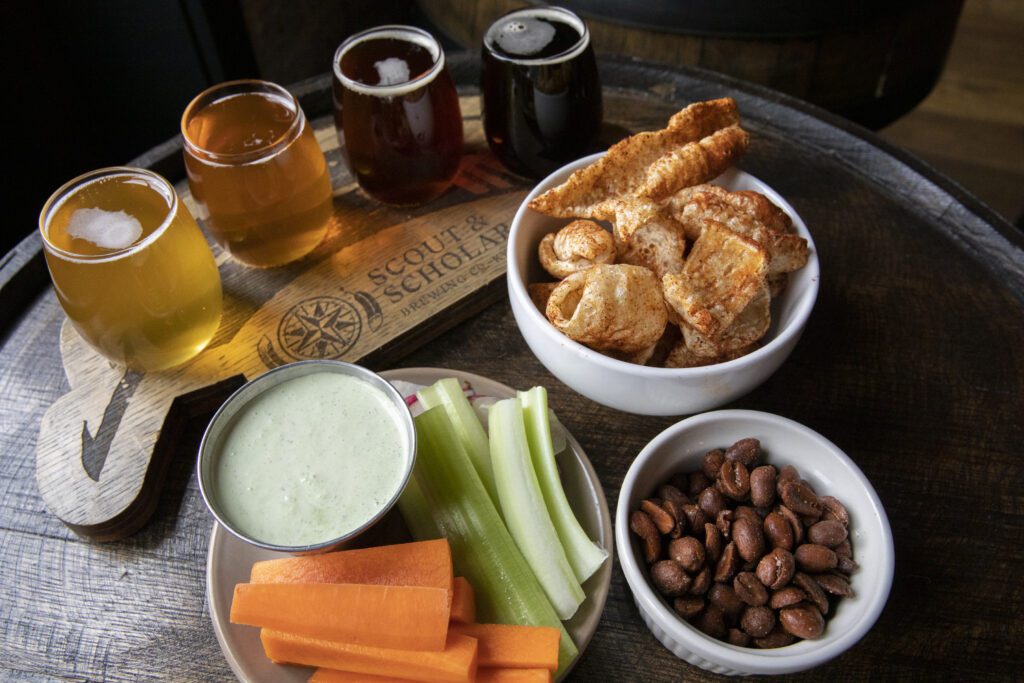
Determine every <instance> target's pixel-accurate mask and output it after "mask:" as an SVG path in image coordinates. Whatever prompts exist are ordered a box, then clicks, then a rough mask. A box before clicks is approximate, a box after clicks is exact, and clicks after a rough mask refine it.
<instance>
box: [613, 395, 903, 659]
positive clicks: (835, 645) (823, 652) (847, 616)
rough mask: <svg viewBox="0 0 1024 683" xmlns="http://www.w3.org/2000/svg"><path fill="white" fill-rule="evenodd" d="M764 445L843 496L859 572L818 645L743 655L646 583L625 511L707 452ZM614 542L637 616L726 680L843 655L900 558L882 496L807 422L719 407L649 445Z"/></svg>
mask: <svg viewBox="0 0 1024 683" xmlns="http://www.w3.org/2000/svg"><path fill="white" fill-rule="evenodd" d="M745 437H754V438H756V439H760V441H761V446H762V448H763V449H764V451H765V453H766V455H765V457H764V460H763V462H765V463H768V464H773V465H776V466H782V465H793V466H795V467H796V468H797V469H798V470H799V471H800V474H801V476H802V477H803V478H804V479H806V480H807V481H808V482H810V484H811V485H812V486H813V487H814V489H815V491H817V492H818V494H819V495H832V496H835V497H836V498H838V499H839V500H840V501H841V502H842V503H843V505H844V506H845V507H846V509H847V510H848V511H849V513H850V542H851V544H852V545H853V557H854V559H855V560H856V561H857V563H858V564H859V565H860V568H859V569H857V570H856V571H855V572H854V573H853V575H852V576H851V579H850V584H851V586H852V587H853V590H854V593H855V595H854V597H852V598H844V599H843V600H841V601H840V602H839V604H838V606H837V608H836V609H835V611H834V612H833V613H832V614H831V615H830V617H829V619H828V620H827V621H826V624H825V633H824V635H823V636H822V637H821V638H819V639H818V640H804V641H800V642H798V643H794V644H793V645H790V646H788V647H783V648H778V649H774V650H758V649H753V648H742V647H737V646H734V645H730V644H728V643H725V642H722V641H720V640H716V639H714V638H711V637H710V636H706V635H704V634H703V633H701V632H700V631H698V630H697V629H696V628H694V627H692V626H690V625H689V624H688V623H686V622H685V621H683V620H682V619H681V618H679V616H677V615H676V613H675V612H674V611H673V609H672V607H671V605H670V604H669V603H668V602H666V601H665V600H664V599H663V598H662V597H661V596H660V595H658V594H657V593H656V592H655V591H654V589H653V588H652V587H651V585H650V583H649V582H648V579H647V569H646V567H645V566H644V562H643V559H642V555H641V554H640V550H639V546H638V544H637V542H636V537H635V536H634V535H633V534H632V533H630V531H629V514H630V512H632V511H633V510H636V509H638V508H639V507H640V503H641V502H642V501H643V500H645V499H646V498H648V497H650V496H652V495H654V492H655V490H656V489H657V488H658V487H659V486H660V485H661V484H663V483H665V481H666V480H667V479H668V478H669V477H670V476H671V475H672V474H675V473H676V472H690V471H693V470H696V469H700V467H701V463H702V461H703V457H704V454H705V453H707V451H709V450H711V449H712V448H726V447H728V446H729V445H731V444H733V443H734V442H736V441H738V440H739V439H742V438H745ZM615 545H616V548H617V550H618V555H619V562H620V564H621V565H622V571H623V573H624V574H625V576H626V582H627V583H628V584H629V587H630V588H631V589H632V591H633V599H634V600H635V601H636V605H637V608H638V609H639V610H640V616H641V617H642V618H643V620H644V622H645V623H646V624H647V627H648V628H649V629H650V630H651V633H653V634H654V637H655V638H657V639H658V640H659V641H660V642H661V644H662V645H664V646H665V647H667V648H668V649H669V650H670V651H671V652H672V653H673V654H675V655H676V656H677V657H679V658H680V659H684V660H686V661H687V662H689V663H690V664H694V665H696V666H699V667H701V668H702V669H706V670H708V671H712V672H714V673H719V674H727V675H753V674H785V673H792V672H795V671H803V670H805V669H810V668H811V667H814V666H818V665H819V664H823V663H825V662H826V661H828V660H830V659H832V658H834V657H836V656H838V655H839V654H841V653H842V652H844V651H845V650H847V649H848V648H850V647H852V646H853V645H854V644H855V643H856V642H857V641H859V640H860V639H861V638H862V637H864V634H866V633H867V632H868V630H870V629H871V627H872V626H873V625H874V623H875V621H876V620H877V619H878V615H879V614H881V612H882V608H883V607H885V602H886V600H887V599H888V597H889V589H890V588H891V586H892V578H893V567H894V561H895V555H894V552H893V544H892V531H891V530H890V529H889V520H888V518H887V517H886V514H885V509H884V508H883V507H882V503H881V502H880V501H879V500H878V494H876V493H875V490H874V488H872V486H871V484H870V483H869V482H868V480H867V478H866V477H865V476H864V473H863V472H861V471H860V468H858V467H857V465H855V464H854V463H853V461H852V460H850V458H849V457H847V455H846V454H845V453H843V452H842V451H841V450H839V448H837V447H836V445H835V444H833V443H832V442H831V441H829V440H828V439H826V438H825V437H823V436H821V435H820V434H818V433H817V432H815V431H813V430H811V429H808V428H807V427H804V426H803V425H801V424H799V423H797V422H794V421H792V420H789V419H786V418H784V417H779V416H778V415H772V414H770V413H762V412H758V411H753V410H719V411H715V412H711V413H704V414H702V415H696V416H694V417H691V418H688V419H686V420H683V421H681V422H677V423H676V424H674V425H672V426H671V427H669V428H668V429H666V430H665V431H663V432H662V433H661V434H659V435H658V436H656V437H655V438H654V440H653V441H651V442H650V443H649V444H647V446H646V447H644V449H643V450H642V451H641V452H640V455H639V456H637V458H636V460H635V461H634V462H633V464H632V466H630V468H629V471H628V472H627V473H626V478H625V480H624V481H623V482H622V489H621V491H620V492H619V503H618V507H617V508H616V511H615Z"/></svg>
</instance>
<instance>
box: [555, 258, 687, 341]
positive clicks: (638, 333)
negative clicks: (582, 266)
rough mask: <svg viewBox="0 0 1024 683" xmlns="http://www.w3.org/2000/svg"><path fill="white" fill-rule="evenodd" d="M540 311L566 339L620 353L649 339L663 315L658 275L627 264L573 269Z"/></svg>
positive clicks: (654, 335)
mask: <svg viewBox="0 0 1024 683" xmlns="http://www.w3.org/2000/svg"><path fill="white" fill-rule="evenodd" d="M546 314H547V318H548V320H550V321H551V324H552V325H554V326H555V327H556V328H557V329H558V330H559V331H560V332H562V333H563V334H565V335H566V336H567V337H569V338H570V339H573V340H575V341H577V342H579V343H581V344H585V345H587V346H589V347H591V348H594V349H598V350H613V351H621V352H625V353H636V352H639V351H642V350H644V349H646V348H648V347H650V346H652V345H653V344H655V343H656V342H657V341H658V339H659V338H660V337H661V335H662V333H663V332H664V331H665V325H666V323H667V320H668V313H667V312H666V310H665V302H664V300H663V298H662V293H661V286H660V283H659V282H658V279H657V278H656V277H654V274H653V273H652V272H651V271H650V270H648V269H646V268H642V267H640V266H632V265H628V264H614V265H596V266H592V267H590V268H587V269H586V270H581V271H579V272H576V273H573V274H572V275H570V276H569V277H567V278H566V279H565V280H563V281H562V282H561V283H560V284H559V285H558V286H557V287H556V288H555V290H554V291H553V292H552V293H551V298H550V299H548V304H547V311H546Z"/></svg>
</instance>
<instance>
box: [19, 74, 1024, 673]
mask: <svg viewBox="0 0 1024 683" xmlns="http://www.w3.org/2000/svg"><path fill="white" fill-rule="evenodd" d="M451 63H452V66H453V71H454V74H455V76H456V79H457V81H458V83H459V84H460V91H461V92H462V94H463V95H464V96H465V97H467V98H472V97H473V95H475V94H476V93H477V88H476V83H477V82H478V78H479V68H478V65H477V64H476V60H475V58H473V57H467V56H457V57H454V58H453V59H452V60H451ZM600 67H601V77H602V80H603V83H604V87H605V95H606V100H605V111H606V119H607V121H608V123H609V124H610V125H609V127H608V130H607V134H608V137H609V141H612V140H614V139H615V138H616V137H619V136H621V135H622V134H624V132H625V131H634V130H644V129H654V128H658V127H661V126H662V125H664V122H665V121H666V119H667V118H668V117H669V115H670V114H672V113H673V112H675V111H677V110H678V109H679V108H681V107H682V106H683V105H685V104H686V103H688V102H691V101H695V100H702V99H709V98H713V97H721V96H731V97H734V98H736V100H737V101H738V103H739V107H740V111H741V114H742V116H743V122H744V126H745V127H746V128H747V129H748V130H749V131H750V132H751V134H752V142H751V146H750V151H749V152H748V154H747V156H746V157H745V158H744V159H743V160H742V162H741V163H740V167H741V168H743V169H744V170H746V171H749V172H751V173H753V174H754V175H756V176H758V177H759V178H761V179H763V180H764V181H766V182H767V183H768V184H769V185H771V186H772V187H774V188H775V189H776V190H778V191H779V192H780V193H781V194H782V195H783V196H784V197H786V198H787V199H788V200H789V202H790V203H791V204H792V205H793V206H794V207H795V208H796V210H797V211H798V212H799V213H800V214H801V216H802V217H803V218H804V220H805V222H806V224H807V225H808V227H809V228H810V230H811V232H812V234H813V235H814V240H815V244H816V247H817V250H818V255H819V258H820V262H821V271H822V275H821V289H820V294H819V297H818V301H817V305H816V307H815V310H814V312H813V314H812V315H811V318H810V322H809V323H808V325H807V329H806V332H805V334H804V336H803V339H802V340H801V341H800V343H799V344H798V346H797V348H796V350H795V351H794V353H793V355H792V356H791V357H790V358H789V359H788V361H787V362H786V363H785V364H784V365H783V366H782V368H781V369H780V370H779V371H778V372H777V373H776V374H775V375H774V376H773V377H772V378H770V379H769V380H768V381H767V382H766V383H765V384H764V385H762V386H761V387H760V388H758V389H757V390H755V391H754V392H753V393H751V394H749V395H747V396H746V397H743V398H741V399H739V400H737V401H735V402H733V403H732V404H730V406H728V407H738V408H751V409H757V410H764V411H768V412H773V413H777V414H780V415H784V416H786V417H789V418H792V419H794V420H797V421H799V422H801V423H803V424H805V425H807V426H809V427H811V428H812V429H815V430H816V431H818V432H820V433H822V434H824V435H825V436H826V437H828V438H829V439H831V440H832V441H834V442H835V443H836V444H837V445H838V446H839V447H840V448H842V449H843V450H845V451H846V452H847V453H848V454H849V455H850V456H851V458H852V459H853V460H854V461H855V462H856V463H857V464H858V465H859V466H860V467H861V469H863V471H864V472H865V474H866V475H867V477H868V478H869V479H870V480H871V482H872V483H873V484H874V486H875V488H876V489H877V491H878V494H879V496H880V498H881V500H882V503H883V504H884V505H885V507H886V509H887V511H888V515H889V520H890V522H891V524H892V528H893V535H894V539H895V547H896V575H895V581H894V584H893V589H892V594H891V596H890V598H889V602H888V605H887V606H886V608H885V611H884V612H883V613H882V615H881V617H880V619H879V620H878V623H877V624H876V625H875V627H874V628H873V629H872V630H871V632H870V633H868V635H867V636H866V637H865V638H864V639H863V640H862V641H861V642H860V643H858V644H857V645H855V646H854V647H853V648H852V649H851V650H849V651H848V652H847V653H845V654H844V655H842V656H840V657H839V658H838V659H836V660H834V661H832V662H830V663H828V664H825V665H823V666H821V667H819V668H817V669H814V670H812V671H810V672H808V673H806V674H805V675H804V677H805V678H806V679H809V680H810V679H814V680H837V679H843V680H846V679H862V680H863V679H878V678H884V679H889V678H898V677H908V676H930V677H947V678H950V679H956V680H976V679H981V678H989V677H998V678H1003V679H1008V678H1015V677H1019V676H1020V669H1019V662H1020V651H1021V647H1022V645H1024V620H1022V619H1021V618H1020V613H1021V610H1022V609H1024V583H1022V582H1021V580H1020V570H1019V568H1020V567H1021V566H1022V565H1024V522H1022V519H1024V493H1022V491H1024V465H1022V459H1021V457H1020V448H1021V444H1022V443H1024V419H1022V418H1024V412H1022V409H1021V398H1022V396H1024V238H1022V236H1021V234H1020V233H1019V232H1017V231H1016V230H1015V229H1014V228H1013V227H1012V226H1010V225H1009V224H1007V223H1005V222H1003V221H1002V220H1001V219H999V218H998V217H997V216H996V215H995V214H994V213H993V212H992V211H990V210H989V209H987V208H986V207H984V206H983V205H981V204H980V203H979V202H978V201H977V200H976V199H974V198H973V197H971V196H970V195H968V194H967V193H966V192H964V191H963V190H962V189H960V188H959V187H957V186H956V185H955V184H953V183H952V182H951V181H949V180H948V179H945V178H943V177H942V176H940V175H938V174H937V173H935V172H934V171H932V170H931V169H929V168H927V167H926V166H925V165H924V164H923V163H921V162H920V161H918V160H916V159H914V158H912V157H911V156H910V155H908V154H906V153H904V152H902V151H900V150H898V149H895V148H893V147H892V146H890V145H887V144H886V143H884V142H882V141H881V140H879V139H878V138H876V137H874V136H873V135H872V134H870V133H868V132H866V131H864V130H862V129H859V128H857V127H856V126H853V125H850V124H847V123H845V122H843V121H842V120H840V119H838V118H835V117H832V116H830V115H828V114H825V113H823V112H822V111H820V110H817V109H814V108H812V107H809V106H807V105H803V104H801V103H799V102H797V101H795V100H792V99H789V98H787V97H785V96H782V95H779V94H777V93H774V92H772V91H768V90H765V89H761V88H759V87H756V86H751V85H749V84H745V83H742V82H739V81H735V80H731V79H728V78H725V77H722V76H719V75H716V74H713V73H709V72H704V71H699V70H695V69H685V70H667V69H664V68H661V67H656V66H653V65H650V64H645V63H641V62H636V61H629V60H625V59H617V58H606V59H603V60H602V61H601V64H600ZM297 92H298V93H299V94H300V95H301V100H302V103H303V107H304V108H305V110H306V112H307V113H308V114H309V115H310V116H311V117H312V118H315V119H316V127H317V128H318V130H321V131H323V130H327V129H329V127H330V125H331V124H330V120H329V117H328V116H327V115H328V114H329V111H330V92H329V82H328V81H327V79H326V78H321V79H315V80H313V81H310V82H306V83H304V84H301V85H300V86H299V87H298V88H297ZM134 163H135V165H145V166H149V167H151V168H154V169H155V170H157V171H158V172H161V173H163V174H165V175H167V176H168V177H171V178H173V179H175V180H179V181H180V180H181V178H182V177H183V174H182V167H181V161H180V146H179V143H178V142H177V141H176V140H172V141H170V142H168V143H166V144H165V145H162V146H160V147H159V148H156V149H154V150H153V151H151V152H150V153H148V154H147V155H145V156H143V157H141V158H140V159H138V160H135V162H134ZM179 187H181V188H182V189H184V185H183V184H182V185H180V186H179ZM508 220H511V212H510V213H509V216H508ZM222 272H223V266H222ZM225 277H226V282H228V281H230V279H231V278H232V277H238V276H237V275H235V274H234V273H229V274H228V275H226V276H225ZM492 290H494V291H497V292H498V296H497V297H496V299H497V300H496V303H493V305H490V306H488V307H486V308H484V310H482V311H481V312H479V313H477V314H476V315H474V316H473V317H471V319H469V320H467V321H465V322H462V323H461V324H459V325H457V326H455V327H454V328H452V329H448V330H447V331H443V330H444V329H445V328H446V327H447V325H446V324H445V320H441V321H438V322H437V324H436V325H434V327H433V328H432V329H431V332H430V334H429V335H424V339H426V338H428V337H429V336H431V335H432V334H437V333H440V336H437V337H436V338H433V340H432V341H430V342H429V343H426V344H424V345H422V346H420V347H419V348H418V349H415V350H410V349H411V348H412V344H410V343H406V344H404V345H403V346H401V347H400V348H399V349H397V350H396V349H395V348H392V349H390V350H389V352H388V353H379V354H376V355H373V356H371V357H370V361H369V364H370V365H372V366H373V367H375V368H377V369H382V368H385V367H406V366H408V367H412V366H441V367H451V368H457V369H461V370H465V371H469V372H474V373H477V374H481V375H485V376H488V377H491V378H493V379H495V380H498V381H500V382H504V383H507V384H510V385H514V386H518V387H528V386H532V385H534V384H543V385H545V386H547V387H548V388H549V391H550V400H551V405H552V406H553V407H554V408H555V410H557V411H558V414H559V418H560V419H561V421H562V422H564V423H565V424H566V426H567V427H568V429H569V430H570V431H571V432H572V433H573V434H574V435H575V436H576V438H577V439H578V440H579V441H580V443H581V444H582V446H583V447H584V449H585V450H586V451H587V453H588V454H589V456H590V458H591V460H592V461H593V463H594V466H595V467H596V469H597V472H598V474H599V475H600V478H601V482H602V484H603V486H604V490H605V493H606V494H607V496H608V501H609V504H610V505H611V506H612V507H613V509H614V505H615V503H616V500H617V492H618V490H619V487H620V485H621V483H622V479H623V476H624V475H625V472H626V470H627V468H628V467H629V465H630V463H631V462H632V460H633V458H634V457H635V456H636V454H637V453H638V452H639V451H640V449H641V448H642V447H643V446H644V444H645V443H646V442H647V441H649V440H650V439H651V438H653V437H654V436H655V435H657V434H658V433H659V432H660V431H661V430H662V429H664V428H665V427H667V426H669V425H670V424H672V423H673V422H674V421H675V420H673V419H671V418H651V417H639V416H634V415H627V414H625V413H621V412H618V411H615V410H612V409H609V408H604V407H602V406H600V405H597V404H595V403H593V402H591V401H589V400H587V399H585V398H583V397H581V396H579V395H578V394H576V393H574V392H573V391H571V390H570V389H569V388H568V387H566V386H564V385H562V384H561V383H559V382H558V381H557V380H556V379H555V378H554V377H552V376H551V375H550V374H549V373H548V372H547V371H546V370H545V369H544V368H543V367H542V366H541V365H540V364H539V363H538V361H537V360H536V359H535V358H534V357H533V356H532V354H531V353H530V351H529V350H528V348H527V347H526V345H525V343H524V341H523V339H522V337H521V336H520V335H519V333H518V331H517V330H516V327H515V323H514V320H513V317H512V313H511V311H510V309H509V306H508V303H507V300H506V299H505V297H504V296H503V295H500V288H498V289H495V288H492ZM450 316H451V317H450V318H448V319H447V320H457V319H459V318H460V317H462V315H461V314H460V313H459V312H458V311H453V312H451V313H450ZM63 320H64V315H63V313H62V311H61V310H60V307H59V306H58V304H57V302H56V299H55V297H54V293H53V290H52V288H51V287H50V286H49V282H48V279H47V276H46V271H45V266H44V264H43V261H42V257H41V254H40V244H39V239H38V237H37V236H34V235H33V236H31V237H29V238H27V239H26V240H25V241H24V242H22V243H21V244H20V245H19V246H18V247H17V248H16V249H14V250H13V251H12V252H10V253H9V254H7V256H6V257H4V260H3V261H2V262H0V335H2V336H0V344H2V346H0V388H2V390H0V454H2V455H0V576H3V579H2V580H0V632H2V635H0V672H3V675H2V676H0V678H3V679H4V680H17V681H29V680H32V681H34V680H76V681H78V680H85V681H98V680H110V681H135V680H145V679H165V680H175V681H215V680H230V679H231V677H232V674H231V671H230V669H229V667H228V664H227V662H226V661H225V659H224V657H223V656H222V655H221V652H220V650H219V647H218V645H217V641H216V639H215V637H214V632H213V627H212V625H211V623H210V619H209V612H208V609H207V607H206V606H205V604H204V594H205V571H206V553H207V545H208V541H209V537H210V532H211V525H212V518H211V516H210V515H209V514H208V512H207V511H206V509H205V507H204V505H203V502H202V499H201V497H200V494H199V490H198V486H197V484H196V480H195V476H194V462H195V460H194V455H195V452H196V446H197V444H198V439H199V436H200V435H201V433H202V430H203V428H204V427H205V424H206V421H207V419H208V416H209V410H208V407H207V409H206V410H201V411H196V412H197V413H198V414H194V415H191V416H190V417H188V419H185V420H183V421H182V422H181V423H180V424H179V425H178V426H177V427H176V430H175V433H174V435H173V439H172V441H173V449H172V450H173V453H172V457H170V458H169V460H168V462H167V464H166V467H167V471H166V474H165V476H164V477H163V484H164V485H163V489H162V491H161V492H160V494H159V496H158V497H157V498H156V499H155V501H154V502H155V512H154V514H153V515H152V518H151V519H150V520H149V522H148V523H147V524H145V525H144V526H143V527H142V528H141V530H139V531H138V532H137V533H135V534H134V535H131V536H129V537H127V538H126V539H124V540H120V541H115V542H110V543H98V542H95V541H90V540H86V539H84V538H82V537H80V536H78V535H76V534H75V533H74V532H73V531H71V530H70V529H69V528H68V527H67V526H65V525H64V524H63V523H61V521H60V520H59V519H58V518H57V517H55V516H53V515H52V514H50V513H49V512H48V511H47V507H46V505H44V501H43V498H42V496H41V495H40V491H39V488H38V486H37V482H36V457H35V456H36V443H37V437H38V435H39V431H40V423H41V420H42V418H43V415H44V413H45V412H46V411H47V409H48V408H50V406H51V405H52V404H53V403H54V402H55V401H56V400H57V399H58V398H59V397H61V396H62V395H64V394H66V393H67V392H68V391H69V379H68V377H67V375H66V373H65V370H64V367H63V365H62V363H61V350H60V345H59V338H60V333H61V325H62V322H63ZM449 324H450V323H449ZM402 354H404V355H402ZM400 356H401V357H400ZM684 677H686V678H692V679H696V680H704V679H710V678H712V676H711V675H710V674H706V673H705V672H703V671H701V670H700V669H697V668H695V667H692V666H690V665H687V664H685V663H684V662H681V661H680V660H677V659H676V658H675V657H674V656H673V655H672V654H671V653H669V652H668V651H667V650H665V649H664V648H663V647H661V646H660V645H659V644H658V642H657V641H656V640H655V639H654V638H653V636H652V635H651V634H650V633H649V632H648V631H647V629H646V628H645V627H644V625H643V623H642V622H641V620H640V617H639V614H638V612H637V609H636V607H635V606H634V604H633V600H632V596H631V594H630V591H629V589H628V587H627V585H626V583H625V580H624V578H623V576H622V572H621V569H620V568H619V566H618V562H617V561H616V564H615V570H614V575H613V579H612V588H611V593H610V594H609V597H608V603H607V606H606V608H605V611H604V614H603V617H602V620H601V623H600V626H599V628H598V631H597V634H596V635H595V637H594V639H593V641H592V642H591V643H590V645H589V647H588V648H587V650H586V653H585V654H584V655H583V657H582V659H581V661H580V662H579V665H578V666H577V668H576V669H575V671H574V672H573V673H572V675H571V678H572V679H573V680H581V681H585V680H595V681H608V680H615V681H619V680H622V681H675V680H680V679H681V678H684Z"/></svg>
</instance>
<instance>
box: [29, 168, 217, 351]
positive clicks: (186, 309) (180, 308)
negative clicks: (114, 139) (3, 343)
mask: <svg viewBox="0 0 1024 683" xmlns="http://www.w3.org/2000/svg"><path fill="white" fill-rule="evenodd" d="M39 229H40V232H41V233H42V237H43V247H44V253H45V256H46V265H47V266H48V267H49V269H50V276H51V277H52V278H53V286H54V289H56V291H57V299H58V300H59V301H60V304H61V306H62V307H63V308H64V312H65V313H67V315H68V318H69V319H70V320H71V322H72V323H73V324H74V326H75V328H76V329H77V330H78V332H79V333H80V334H81V335H82V337H83V338H84V339H85V340H86V341H87V342H89V344H91V345H92V346H93V348H95V349H96V350H97V351H99V352H100V353H102V354H103V355H104V356H106V357H107V358H109V359H110V360H112V361H115V362H117V363H121V364H124V365H128V366H129V367H132V368H135V369H139V370H162V369H164V368H169V367H172V366H174V365H178V364H180V363H183V362H185V361H186V360H188V359H190V358H192V357H193V356H195V355H196V354H197V353H199V352H200V351H202V350H203V348H204V347H205V346H206V345H207V344H208V343H209V341H210V339H211V338H213V335H214V332H216V331H217V325H218V324H219V322H220V314H221V286H220V273H218V271H217V264H216V263H215V262H214V260H213V254H212V253H210V247H209V245H208V244H207V243H206V239H205V238H204V237H203V234H202V232H200V230H199V226H198V225H196V222H195V219H193V218H192V215H191V214H190V213H189V212H188V209H187V208H185V206H184V205H183V204H182V203H181V201H180V200H179V198H178V195H177V193H175V191H174V187H173V186H171V184H170V183H168V182H167V181H166V180H165V179H164V178H162V177H161V176H159V175H157V174H155V173H152V172H150V171H146V170H143V169H138V168H127V167H116V168H105V169H100V170H98V171H92V172H91V173H86V174H85V175H82V176H79V177H78V178H75V179H74V180H72V181H70V182H68V183H67V184H65V185H64V186H63V187H61V188H60V189H59V190H57V191H56V192H55V193H54V194H53V196H51V197H50V199H49V200H48V201H47V202H46V204H45V205H44V206H43V210H42V213H41V214H40V216H39Z"/></svg>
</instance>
